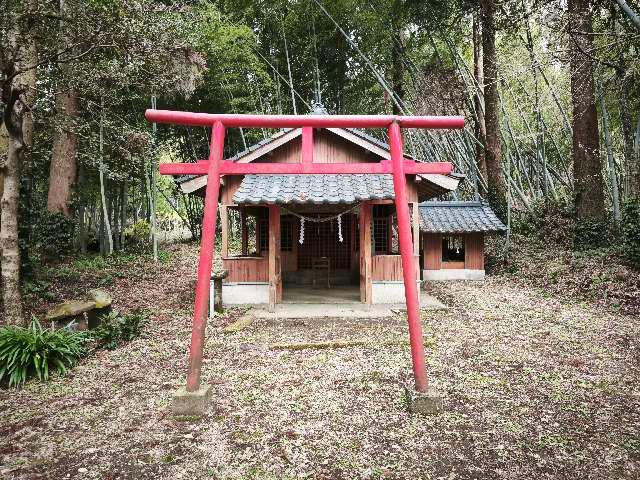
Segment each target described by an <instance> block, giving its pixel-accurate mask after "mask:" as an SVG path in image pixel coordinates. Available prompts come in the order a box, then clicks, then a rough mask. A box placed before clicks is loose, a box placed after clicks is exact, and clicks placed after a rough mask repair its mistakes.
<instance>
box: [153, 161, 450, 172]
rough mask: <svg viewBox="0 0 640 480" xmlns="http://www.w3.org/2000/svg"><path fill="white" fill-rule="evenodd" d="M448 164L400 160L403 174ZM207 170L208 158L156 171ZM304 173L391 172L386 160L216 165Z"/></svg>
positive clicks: (240, 169)
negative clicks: (371, 161) (402, 162)
mask: <svg viewBox="0 0 640 480" xmlns="http://www.w3.org/2000/svg"><path fill="white" fill-rule="evenodd" d="M451 168H452V167H451V164H450V163H447V162H429V163H426V162H416V161H413V160H407V161H405V162H404V172H405V174H407V175H416V174H429V173H440V174H443V175H446V174H448V173H451ZM208 171H209V162H206V161H204V162H197V163H162V164H161V165H160V173H161V174H162V175H204V174H206V173H207V172H208ZM305 173H325V174H334V175H335V174H344V173H378V174H380V173H387V174H389V173H393V168H392V166H391V162H390V161H389V160H382V161H380V162H378V163H310V164H309V163H307V164H302V163H238V162H232V161H229V160H223V161H222V162H221V165H220V174H222V175H248V174H280V175H286V174H288V175H292V174H299V175H302V174H305Z"/></svg>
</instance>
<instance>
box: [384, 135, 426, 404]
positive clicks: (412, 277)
mask: <svg viewBox="0 0 640 480" xmlns="http://www.w3.org/2000/svg"><path fill="white" fill-rule="evenodd" d="M388 133H389V146H390V147H391V164H392V166H393V189H394V191H395V194H396V215H397V217H398V240H399V243H400V255H401V256H402V276H403V278H404V294H405V298H406V301H407V320H408V323H409V341H410V343H411V360H412V362H413V375H414V377H415V382H416V390H417V391H418V392H426V391H427V387H428V383H427V370H426V366H425V359H424V343H423V340H422V325H421V324H420V306H419V302H418V288H417V286H416V270H415V264H414V258H413V243H412V242H413V241H412V238H411V224H410V220H409V203H408V198H407V177H406V175H405V171H404V163H405V162H404V159H403V154H402V133H401V131H400V125H399V124H398V123H397V122H393V123H392V124H391V125H389V127H388Z"/></svg>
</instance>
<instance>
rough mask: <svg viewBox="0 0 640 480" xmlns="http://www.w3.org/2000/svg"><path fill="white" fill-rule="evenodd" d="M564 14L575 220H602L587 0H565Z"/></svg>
mask: <svg viewBox="0 0 640 480" xmlns="http://www.w3.org/2000/svg"><path fill="white" fill-rule="evenodd" d="M568 15H569V67H570V73H571V102H572V107H573V124H572V126H573V179H574V190H575V199H574V206H575V210H576V215H577V218H578V219H579V220H589V219H591V220H603V219H604V218H605V215H606V213H605V207H604V184H603V178H602V164H601V161H600V152H599V145H598V143H599V135H598V112H597V109H596V96H595V85H594V81H593V56H594V50H593V38H592V37H593V29H592V23H591V5H590V0H569V4H568Z"/></svg>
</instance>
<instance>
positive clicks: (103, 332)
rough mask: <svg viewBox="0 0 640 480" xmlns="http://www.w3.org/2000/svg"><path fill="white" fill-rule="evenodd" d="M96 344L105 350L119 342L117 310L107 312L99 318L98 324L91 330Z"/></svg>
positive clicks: (118, 316)
mask: <svg viewBox="0 0 640 480" xmlns="http://www.w3.org/2000/svg"><path fill="white" fill-rule="evenodd" d="M91 335H92V336H93V338H94V339H96V340H97V341H98V345H99V346H100V347H102V348H106V349H107V350H113V349H114V348H116V347H117V346H118V344H119V343H120V336H121V330H120V314H119V313H118V312H117V311H115V310H114V311H112V312H109V313H107V314H105V315H103V316H102V317H101V319H100V326H99V327H98V328H96V329H95V330H93V331H92V332H91Z"/></svg>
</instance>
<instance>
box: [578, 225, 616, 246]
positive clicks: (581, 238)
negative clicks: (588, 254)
mask: <svg viewBox="0 0 640 480" xmlns="http://www.w3.org/2000/svg"><path fill="white" fill-rule="evenodd" d="M610 240H611V225H610V224H609V223H608V222H607V221H606V220H597V219H590V220H582V221H576V222H575V223H574V224H573V248H574V250H595V249H597V248H601V247H606V246H607V245H609V244H610Z"/></svg>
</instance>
